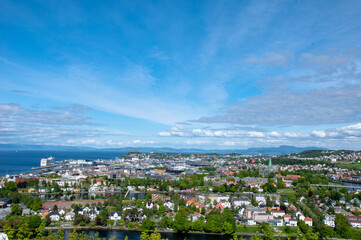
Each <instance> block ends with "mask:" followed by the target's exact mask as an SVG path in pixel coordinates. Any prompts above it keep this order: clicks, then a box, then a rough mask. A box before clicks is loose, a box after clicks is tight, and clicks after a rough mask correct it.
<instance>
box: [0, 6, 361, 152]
mask: <svg viewBox="0 0 361 240" xmlns="http://www.w3.org/2000/svg"><path fill="white" fill-rule="evenodd" d="M0 5H1V6H2V7H1V8H0V33H1V36H2V37H1V38H0V82H1V84H0V143H15V144H16V143H17V144H19V143H21V144H55V145H76V146H91V147H125V146H154V147H161V146H162V147H163V146H167V147H176V148H184V147H194V146H196V147H197V148H207V149H215V148H217V149H222V148H227V149H228V148H247V147H260V146H279V145H284V144H287V145H295V146H319V147H326V148H337V149H340V148H348V149H361V141H360V140H361V105H360V103H361V42H360V41H359V39H360V38H361V19H360V17H359V16H361V2H360V1H356V0H349V1H348V0H346V1H311V0H310V1H281V0H280V1H221V2H220V1H197V2H194V1H177V2H172V1H152V2H144V1H131V2H129V1H106V2H89V1H77V2H73V1H61V2H59V1H43V2H39V1H20V2H14V1H8V0H0Z"/></svg>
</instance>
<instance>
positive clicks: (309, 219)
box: [305, 218, 312, 227]
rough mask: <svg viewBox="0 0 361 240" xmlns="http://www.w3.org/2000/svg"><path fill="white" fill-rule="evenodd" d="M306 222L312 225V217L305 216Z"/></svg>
mask: <svg viewBox="0 0 361 240" xmlns="http://www.w3.org/2000/svg"><path fill="white" fill-rule="evenodd" d="M305 223H306V224H307V225H308V226H310V227H312V218H305Z"/></svg>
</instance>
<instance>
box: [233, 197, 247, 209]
mask: <svg viewBox="0 0 361 240" xmlns="http://www.w3.org/2000/svg"><path fill="white" fill-rule="evenodd" d="M232 204H233V206H234V207H241V206H243V205H245V206H248V205H251V200H249V198H248V197H245V196H241V197H239V198H233V199H232Z"/></svg>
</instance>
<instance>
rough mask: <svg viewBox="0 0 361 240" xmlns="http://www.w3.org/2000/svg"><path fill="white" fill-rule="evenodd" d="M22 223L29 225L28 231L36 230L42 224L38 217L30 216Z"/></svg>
mask: <svg viewBox="0 0 361 240" xmlns="http://www.w3.org/2000/svg"><path fill="white" fill-rule="evenodd" d="M24 222H26V223H28V224H29V228H30V229H35V228H38V227H39V226H40V225H41V223H42V221H41V217H40V216H39V215H32V216H29V217H26V218H25V219H24Z"/></svg>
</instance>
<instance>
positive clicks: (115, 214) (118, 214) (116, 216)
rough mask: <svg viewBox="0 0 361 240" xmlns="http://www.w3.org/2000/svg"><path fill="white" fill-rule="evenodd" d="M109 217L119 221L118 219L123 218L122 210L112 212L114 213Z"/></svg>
mask: <svg viewBox="0 0 361 240" xmlns="http://www.w3.org/2000/svg"><path fill="white" fill-rule="evenodd" d="M109 219H110V220H114V221H118V220H120V219H122V216H121V213H120V212H112V213H110V217H109Z"/></svg>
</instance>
